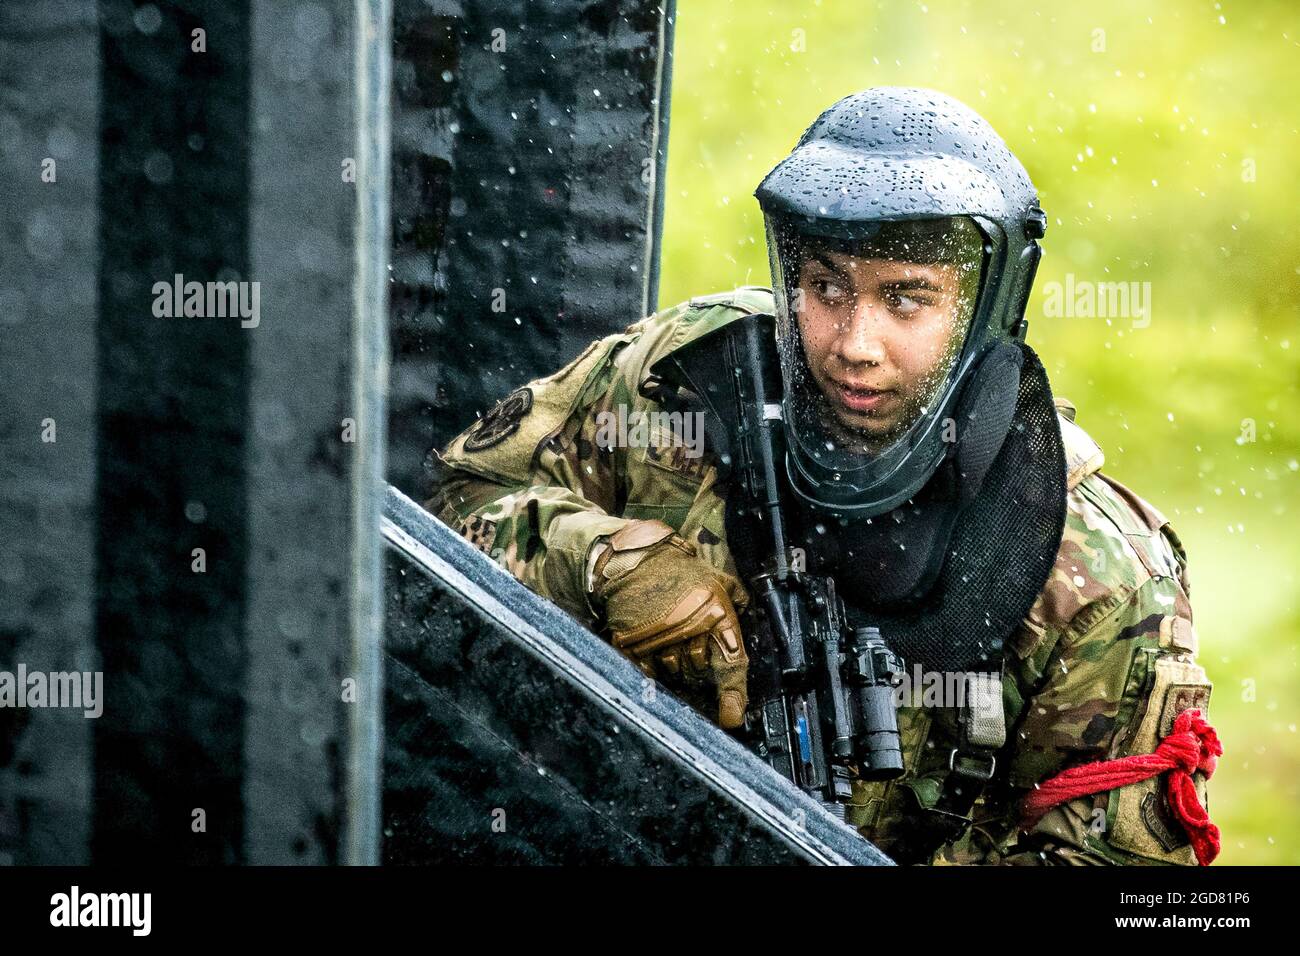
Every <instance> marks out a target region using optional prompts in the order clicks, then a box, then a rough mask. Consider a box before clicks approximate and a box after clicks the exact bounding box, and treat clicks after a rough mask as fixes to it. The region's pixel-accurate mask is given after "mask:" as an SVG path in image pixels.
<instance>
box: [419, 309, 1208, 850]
mask: <svg viewBox="0 0 1300 956" xmlns="http://www.w3.org/2000/svg"><path fill="white" fill-rule="evenodd" d="M772 308H773V303H772V296H771V293H770V292H769V291H768V290H766V289H762V288H758V287H744V288H742V289H737V290H735V291H734V292H728V293H722V294H719V295H714V296H706V297H702V298H696V299H692V300H690V302H687V303H682V304H680V305H677V306H674V307H672V308H669V309H665V310H663V311H661V312H659V313H657V314H655V315H652V316H650V317H649V318H646V319H644V320H643V321H641V322H638V323H636V324H635V325H632V326H630V327H629V328H628V329H627V330H626V331H624V332H623V333H622V334H619V335H612V336H609V337H608V338H605V339H602V340H600V341H598V342H594V343H592V345H591V346H590V347H588V348H587V350H586V351H584V352H583V353H582V354H581V355H580V356H578V358H577V359H575V360H574V361H573V362H572V363H570V364H569V365H568V366H566V367H565V368H563V369H561V370H560V371H559V372H557V373H555V374H554V375H552V376H550V377H549V378H544V379H539V380H537V381H535V382H532V383H530V384H529V385H528V386H527V387H526V388H525V389H521V390H519V391H517V392H515V393H514V394H513V395H512V396H510V397H509V398H508V399H506V400H504V401H503V402H502V403H501V404H500V405H498V406H497V408H496V409H494V410H493V411H492V412H489V413H488V414H487V415H486V416H485V417H484V418H483V419H482V420H480V421H479V422H478V423H476V424H475V425H474V426H472V427H471V428H470V429H469V430H468V431H467V432H465V433H464V434H462V435H461V436H459V437H458V438H456V439H455V440H454V441H453V442H451V444H450V445H449V446H448V447H447V449H446V450H445V452H444V453H443V454H442V455H441V456H437V457H438V465H439V468H440V478H439V480H438V483H437V485H436V486H435V496H434V497H433V498H432V499H431V500H430V501H429V502H427V504H426V506H427V507H428V508H429V509H430V510H431V511H433V512H434V513H435V514H436V515H438V517H439V518H441V519H442V520H443V521H444V522H446V523H447V524H449V525H450V526H452V527H453V528H455V529H456V530H457V531H459V532H460V533H461V534H463V535H464V536H465V537H466V538H468V539H469V540H470V541H471V542H472V543H474V544H475V545H476V546H477V547H479V548H480V549H481V550H483V551H484V552H486V553H487V554H489V555H490V556H491V557H493V558H494V559H495V560H497V561H498V562H499V563H500V564H501V565H502V566H503V567H504V568H506V569H507V570H508V571H509V572H510V573H511V574H513V575H514V576H515V577H517V578H519V579H520V580H521V581H523V582H524V584H526V585H527V586H528V587H529V588H531V589H532V590H534V591H536V592H537V593H539V594H541V595H543V596H545V597H547V598H549V599H551V600H552V601H554V602H555V603H557V604H559V605H560V606H561V607H563V608H564V609H565V610H566V611H568V612H569V613H570V614H572V615H573V616H574V617H576V618H577V619H578V620H580V621H582V622H583V623H584V624H587V625H588V626H592V627H598V626H599V622H598V620H597V617H596V615H595V613H594V612H593V609H592V608H591V606H590V604H589V602H588V598H587V595H586V594H585V587H584V582H585V581H586V580H587V578H586V569H587V563H588V559H589V556H590V555H591V553H592V549H593V545H594V543H595V542H596V540H597V539H598V538H600V537H601V536H604V535H609V534H611V533H613V532H615V531H617V530H619V528H621V527H622V526H623V525H624V523H625V522H626V521H627V520H629V519H659V520H661V521H664V522H666V523H667V524H669V525H671V526H672V527H673V528H674V529H676V530H677V531H678V532H679V533H680V534H681V535H682V536H683V537H684V538H686V539H687V540H688V541H690V542H691V543H692V544H694V545H695V547H696V548H697V550H698V553H699V556H700V558H701V559H702V560H703V561H705V562H707V563H708V564H710V565H711V566H712V567H713V568H714V569H715V570H716V571H717V572H718V573H719V575H720V576H721V578H722V580H723V581H724V582H725V584H726V586H727V588H728V590H729V591H730V594H731V597H732V600H733V602H734V604H735V605H736V608H737V610H738V611H739V610H741V609H743V608H744V607H745V606H746V605H747V604H748V595H747V594H746V591H745V588H744V586H743V584H742V583H741V582H740V580H738V578H737V573H736V566H735V563H734V562H733V559H732V555H731V553H730V551H729V550H728V547H727V541H726V532H725V528H724V502H723V498H722V497H721V494H722V493H724V492H723V491H722V490H721V489H719V487H718V486H717V484H716V471H715V468H714V467H713V465H712V464H711V462H710V459H709V457H708V455H707V454H706V455H704V456H703V457H696V458H692V457H690V456H689V455H688V454H687V449H686V448H684V447H683V446H682V445H681V444H680V441H679V440H678V439H675V437H674V435H673V434H670V433H667V432H666V431H665V430H664V429H652V430H650V431H649V432H648V433H647V434H645V435H644V436H637V437H638V438H640V437H644V439H645V440H644V441H638V442H637V444H638V445H639V446H640V447H602V442H601V439H602V438H603V437H605V436H603V435H602V434H601V430H600V428H599V422H600V421H601V419H600V418H599V417H598V416H599V413H601V412H607V413H613V414H617V413H618V410H619V408H620V406H623V407H624V408H625V410H626V412H627V413H628V416H629V419H633V420H634V416H633V415H632V413H635V412H653V411H656V410H659V407H658V406H657V405H656V403H655V402H654V401H653V400H652V399H649V398H647V397H646V395H645V394H644V392H646V391H650V390H651V389H647V388H644V386H645V385H646V382H647V379H648V377H649V376H648V372H647V370H648V369H649V368H650V367H651V366H652V365H653V364H654V362H655V361H656V360H658V359H659V358H661V357H662V356H664V355H665V354H667V353H669V352H671V351H672V350H673V349H676V348H678V347H680V346H681V345H683V344H685V343H686V342H689V341H692V340H694V339H695V338H697V337H698V336H700V335H703V334H705V333H706V332H709V331H712V330H713V329H715V328H717V327H719V326H720V325H722V324H724V323H726V322H729V321H732V320H734V319H736V318H737V317H739V316H740V315H742V314H744V313H745V312H752V311H765V312H770V311H771V310H772ZM1057 406H1058V410H1059V411H1060V413H1061V429H1062V434H1063V437H1064V440H1065V447H1066V458H1067V463H1068V471H1069V477H1068V482H1067V484H1068V488H1069V491H1068V515H1067V520H1066V526H1065V533H1064V538H1063V540H1062V542H1061V547H1060V551H1059V553H1058V555H1057V558H1056V563H1055V567H1054V569H1053V571H1052V574H1051V577H1050V579H1049V580H1048V582H1047V584H1046V586H1045V587H1044V588H1043V590H1042V592H1041V593H1040V594H1039V596H1038V598H1037V600H1036V602H1035V603H1034V605H1033V608H1032V609H1031V611H1030V612H1029V614H1028V616H1027V617H1026V618H1025V620H1024V622H1023V623H1022V624H1021V625H1020V627H1019V628H1018V630H1017V631H1016V632H1015V633H1014V634H1013V635H1012V636H1011V637H1010V638H1009V639H1008V640H1007V642H1006V652H1005V660H1004V668H1003V682H1002V683H1003V697H1004V704H1005V709H1006V715H1007V741H1008V742H1007V745H1006V747H1005V748H1004V749H1003V750H1002V752H1001V753H1000V754H999V755H998V765H997V770H996V773H995V776H994V779H993V780H992V782H991V783H990V785H989V786H988V787H987V788H986V790H985V791H984V794H983V796H982V797H981V799H980V800H979V802H978V803H977V804H976V806H975V809H974V812H973V814H972V818H973V820H974V823H973V824H972V825H971V826H970V828H969V829H968V830H967V831H966V832H965V833H964V834H963V835H962V836H961V837H960V838H959V839H957V840H955V841H952V842H949V843H946V844H943V845H941V846H939V849H938V850H937V851H935V852H934V853H933V855H932V856H931V854H930V853H929V850H928V849H927V850H926V851H925V852H924V853H923V854H922V856H921V857H920V858H919V861H920V862H932V863H935V864H942V863H1008V864H1040V863H1049V864H1094V863H1096V864H1106V863H1174V864H1185V865H1190V864H1194V863H1195V858H1194V855H1193V853H1192V849H1191V847H1190V845H1189V844H1188V841H1187V839H1186V837H1185V835H1184V834H1183V833H1182V831H1181V828H1180V827H1179V825H1178V824H1177V823H1176V822H1175V821H1172V820H1171V819H1170V818H1169V816H1168V810H1167V807H1166V805H1165V799H1164V783H1163V777H1161V778H1155V779H1153V780H1150V781H1147V782H1145V783H1139V784H1133V785H1131V786H1127V787H1123V788H1120V789H1118V790H1114V791H1111V792H1109V793H1102V794H1099V795H1097V796H1096V797H1085V798H1080V799H1076V800H1073V801H1072V802H1070V803H1067V804H1064V805H1062V806H1058V807H1056V808H1054V809H1053V810H1051V811H1049V812H1048V813H1047V814H1046V815H1045V816H1044V817H1043V818H1042V819H1041V820H1040V821H1039V822H1038V823H1037V824H1036V825H1035V826H1034V827H1033V829H1032V830H1031V831H1029V832H1028V833H1021V832H1019V829H1018V827H1017V816H1016V813H1017V805H1018V803H1019V800H1020V798H1021V797H1023V796H1024V794H1025V793H1026V792H1027V790H1028V789H1029V788H1032V787H1034V785H1035V784H1036V783H1038V782H1039V781H1042V780H1045V779H1047V778H1048V777H1051V776H1053V775H1055V774H1056V773H1058V772H1060V771H1061V770H1062V769H1064V768H1066V767H1069V766H1072V765H1074V764H1079V763H1087V762H1092V761H1096V760H1104V759H1109V758H1114V757H1120V756H1126V755H1129V754H1142V753H1150V752H1152V751H1153V750H1155V748H1156V744H1157V743H1158V741H1159V740H1160V739H1161V738H1162V737H1163V736H1164V735H1165V734H1167V733H1168V732H1169V729H1170V726H1171V724H1172V721H1173V718H1174V715H1175V714H1176V713H1177V712H1179V711H1181V710H1183V709H1185V708H1187V707H1191V706H1197V707H1201V708H1202V709H1205V707H1206V705H1207V704H1208V700H1209V693H1210V682H1209V681H1208V679H1207V678H1206V675H1205V672H1204V670H1203V669H1202V668H1201V667H1200V665H1199V664H1197V663H1196V661H1195V658H1194V655H1195V652H1196V634H1195V631H1194V630H1193V627H1192V610H1191V606H1190V604H1189V602H1188V597H1187V594H1188V583H1187V573H1186V555H1185V553H1184V551H1183V549H1182V546H1181V545H1180V543H1179V541H1178V538H1177V536H1176V535H1175V534H1174V532H1173V530H1172V529H1171V528H1170V527H1169V525H1168V523H1167V522H1166V521H1165V519H1164V518H1163V517H1162V516H1161V515H1160V514H1159V512H1157V511H1156V510H1155V509H1154V508H1152V507H1151V506H1150V505H1149V504H1147V503H1146V502H1144V501H1142V499H1140V498H1138V497H1137V496H1136V495H1134V494H1133V493H1132V492H1130V491H1128V490H1127V489H1126V488H1124V487H1123V486H1122V485H1120V484H1119V483H1118V482H1115V481H1114V480H1113V479H1111V478H1109V477H1108V476H1105V475H1103V474H1102V473H1101V472H1100V471H1099V469H1100V468H1101V465H1102V461H1103V458H1102V453H1101V450H1100V449H1099V448H1098V447H1097V445H1096V444H1095V443H1094V442H1093V441H1092V439H1091V438H1089V437H1088V435H1087V434H1086V433H1085V432H1084V431H1083V430H1082V429H1081V428H1079V427H1078V426H1077V425H1075V424H1074V422H1073V419H1074V408H1073V406H1071V405H1070V404H1069V403H1068V402H1065V401H1060V400H1058V402H1057ZM899 725H900V730H901V735H902V741H903V751H904V761H905V765H906V774H905V775H904V776H903V777H902V778H900V779H898V780H895V781H891V782H888V783H872V784H866V783H862V782H860V781H859V782H856V783H855V785H854V795H853V803H852V806H851V807H850V808H849V813H848V818H849V821H850V822H851V823H853V824H854V825H856V826H858V827H859V828H860V830H861V832H862V834H863V835H864V836H866V837H867V838H868V839H871V840H872V841H874V842H875V843H877V844H878V845H879V846H880V847H881V848H882V849H883V850H884V851H885V852H894V853H896V854H899V855H900V859H908V856H907V849H908V847H910V846H912V845H914V841H916V840H917V835H918V833H920V834H922V835H923V834H924V832H925V826H926V820H927V817H928V814H926V813H925V811H924V810H923V809H922V808H927V807H930V806H933V804H934V802H935V800H936V799H937V798H938V796H939V787H940V782H941V781H942V779H943V777H944V775H945V773H946V771H947V760H948V755H949V753H950V752H951V750H952V747H953V744H954V742H955V740H956V729H955V728H956V715H955V713H954V712H953V710H952V709H950V708H948V709H945V708H938V707H902V708H901V709H900V710H899ZM1196 781H1197V790H1198V793H1199V795H1200V797H1201V800H1202V803H1203V804H1204V803H1205V796H1206V795H1205V785H1204V780H1203V779H1202V775H1201V774H1200V773H1198V774H1197V775H1196ZM920 842H921V843H925V841H924V840H923V839H922V840H921V841H920ZM936 842H938V841H935V840H933V839H931V840H930V841H929V844H928V845H929V846H933V845H934V844H935V843H936Z"/></svg>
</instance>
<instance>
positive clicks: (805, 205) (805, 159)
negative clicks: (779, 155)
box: [755, 87, 1047, 517]
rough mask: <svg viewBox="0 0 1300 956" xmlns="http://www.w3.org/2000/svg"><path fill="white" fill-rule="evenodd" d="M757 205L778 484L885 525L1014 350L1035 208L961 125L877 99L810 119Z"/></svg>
mask: <svg viewBox="0 0 1300 956" xmlns="http://www.w3.org/2000/svg"><path fill="white" fill-rule="evenodd" d="M755 196H756V197H757V199H758V202H759V205H760V207H761V208H762V210H763V214H764V222H765V227H766V232H767V244H768V255H769V259H770V263H771V268H772V286H773V292H774V294H775V300H776V310H777V315H776V319H777V322H776V327H777V336H778V345H779V349H780V355H781V370H782V375H783V377H784V393H783V397H782V403H783V407H782V412H783V417H784V419H785V422H786V434H787V436H788V438H787V450H786V467H787V471H788V473H789V478H790V483H791V486H792V488H793V489H794V491H795V492H796V493H797V494H798V495H799V496H800V497H801V498H802V499H803V500H804V501H805V502H806V503H807V504H809V505H811V506H812V507H814V508H816V509H819V510H824V511H827V512H830V513H833V514H839V515H842V516H851V517H871V516H874V515H879V514H883V513H885V512H888V511H890V510H892V509H894V508H895V507H897V506H898V505H899V504H901V503H903V502H904V501H906V500H908V499H909V498H911V497H912V496H913V495H915V494H916V492H917V491H919V490H920V489H921V488H922V487H923V486H924V485H925V484H926V482H927V481H928V480H929V479H930V477H931V476H932V475H933V474H934V473H935V471H936V470H937V469H938V468H939V466H940V465H941V464H942V462H943V460H944V457H945V455H946V454H947V453H948V450H949V449H950V447H952V443H953V441H954V439H953V437H952V435H951V432H952V431H953V430H954V428H955V427H959V424H958V423H956V422H955V421H954V419H953V416H954V415H958V414H960V409H961V408H962V407H963V402H964V401H965V402H969V401H970V399H971V394H970V393H971V391H972V389H978V388H982V387H984V386H985V385H987V384H988V379H989V377H990V376H991V375H993V376H994V377H996V376H995V372H994V371H993V370H992V369H991V366H992V365H993V364H996V363H986V364H985V363H984V359H985V358H986V357H987V356H989V355H990V354H991V353H992V352H993V351H995V350H996V347H997V346H998V345H999V343H1006V342H1008V341H1009V340H1010V339H1013V338H1017V337H1019V338H1023V336H1024V331H1025V326H1024V312H1025V305H1026V301H1027V299H1028V296H1029V290H1030V286H1031V284H1032V283H1033V277H1034V272H1035V270H1036V268H1037V265H1038V260H1039V256H1040V249H1039V246H1038V243H1037V241H1036V240H1038V239H1040V238H1042V236H1043V234H1044V232H1045V231H1046V225H1047V217H1046V216H1045V214H1044V213H1043V211H1042V209H1040V208H1039V206H1038V197H1037V193H1036V191H1035V189H1034V186H1033V184H1032V183H1031V182H1030V180H1029V176H1028V174H1027V173H1026V172H1025V169H1024V167H1023V166H1022V165H1021V164H1020V162H1019V161H1018V160H1017V159H1016V158H1015V156H1013V155H1012V154H1011V152H1010V150H1009V149H1008V148H1007V146H1006V144H1005V143H1004V142H1003V141H1002V139H1001V137H999V136H998V134H997V133H996V132H994V131H993V129H992V127H990V126H989V124H988V123H987V122H986V121H985V120H984V119H983V118H981V117H980V116H979V115H977V114H976V113H975V112H974V111H973V110H971V109H969V108H968V107H966V106H964V105H963V104H961V103H959V102H957V101H956V100H954V99H952V98H951V97H949V96H945V95H944V94H942V93H936V92H933V91H931V90H923V89H907V88H899V87H877V88H873V89H869V90H866V91H864V92H861V93H856V94H853V95H852V96H847V97H845V98H844V99H842V100H840V101H839V102H838V103H836V104H835V105H833V106H832V107H830V108H829V109H828V110H826V111H825V112H824V113H822V115H821V116H819V117H818V118H817V120H816V121H815V122H814V123H813V124H812V125H811V126H810V127H809V128H808V129H807V131H806V132H805V133H804V134H803V136H802V137H801V138H800V139H799V142H798V145H797V146H796V147H795V149H794V151H793V152H792V153H791V154H790V155H789V156H788V157H787V158H786V159H784V160H782V161H781V162H780V163H779V164H778V165H777V166H776V168H775V169H773V170H772V171H771V172H770V173H768V175H767V176H766V177H764V179H763V181H762V183H760V184H759V186H758V189H757V190H756V191H755ZM981 364H985V368H984V373H983V375H981V374H980V369H981ZM1012 394H1014V386H1013V387H1012ZM963 395H964V396H965V398H963Z"/></svg>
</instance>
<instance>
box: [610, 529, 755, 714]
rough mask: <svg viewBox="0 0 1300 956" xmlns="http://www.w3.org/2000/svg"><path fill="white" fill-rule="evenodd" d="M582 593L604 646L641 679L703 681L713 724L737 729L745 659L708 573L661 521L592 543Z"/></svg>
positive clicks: (730, 611)
mask: <svg viewBox="0 0 1300 956" xmlns="http://www.w3.org/2000/svg"><path fill="white" fill-rule="evenodd" d="M592 561H593V564H592V566H591V567H592V570H591V574H590V577H589V590H590V592H591V595H592V598H593V599H594V603H595V604H596V605H597V606H598V607H603V608H604V612H605V621H606V623H607V624H608V626H609V631H610V635H611V640H612V642H613V644H614V646H615V647H616V648H618V649H619V650H620V651H622V652H623V654H624V655H626V656H627V657H628V658H629V659H631V660H632V662H633V663H635V664H636V665H637V666H638V667H639V668H641V671H642V672H643V673H644V674H645V675H646V676H648V677H651V678H656V677H661V676H664V675H667V676H668V677H669V678H677V677H680V678H681V679H683V680H684V681H686V682H687V683H688V684H694V685H698V684H700V683H701V682H705V681H708V682H710V683H712V684H713V685H714V686H715V687H716V688H717V692H718V724H719V725H720V726H722V727H724V728H727V729H731V728H735V727H739V726H740V725H741V723H742V722H743V719H744V714H745V708H746V707H747V706H748V704H749V694H748V691H747V688H746V679H747V676H748V668H749V658H748V656H747V655H746V654H745V644H744V642H743V641H742V640H741V636H740V622H739V621H737V620H736V611H735V609H734V608H733V607H732V606H731V599H730V598H729V597H728V596H727V592H726V589H725V588H724V587H723V586H722V584H721V582H720V581H719V580H718V578H717V576H716V575H715V574H714V573H713V569H712V568H710V567H709V566H708V565H707V564H705V563H704V562H703V561H701V560H700V559H699V558H697V557H696V556H695V549H694V548H692V547H691V546H690V544H688V543H687V542H686V541H684V540H682V539H681V538H680V537H678V536H677V535H676V534H674V533H673V529H672V528H670V527H668V525H666V524H664V523H663V522H662V521H632V522H630V523H629V524H627V525H626V526H625V527H624V528H623V529H622V530H620V531H618V532H617V533H616V534H613V535H611V536H610V537H609V538H607V539H604V540H603V541H602V542H601V543H599V544H597V546H596V548H595V549H594V550H593V555H592Z"/></svg>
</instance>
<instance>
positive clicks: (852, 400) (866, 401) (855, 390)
mask: <svg viewBox="0 0 1300 956" xmlns="http://www.w3.org/2000/svg"><path fill="white" fill-rule="evenodd" d="M831 385H832V386H833V387H834V389H835V398H836V400H837V401H838V402H839V403H840V404H841V405H842V406H843V407H844V408H846V409H848V410H849V411H851V412H856V413H858V414H862V413H865V412H875V411H880V410H881V409H882V408H884V407H886V406H887V405H888V404H889V403H890V402H891V401H893V399H894V396H895V392H894V390H893V389H892V388H861V387H856V386H852V385H848V384H846V383H844V382H837V381H835V380H834V379H832V380H831Z"/></svg>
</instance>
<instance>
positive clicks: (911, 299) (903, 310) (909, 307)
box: [885, 292, 934, 317]
mask: <svg viewBox="0 0 1300 956" xmlns="http://www.w3.org/2000/svg"><path fill="white" fill-rule="evenodd" d="M885 302H886V303H888V305H889V309H890V311H891V312H893V313H894V314H895V315H901V316H904V317H909V316H913V315H916V313H918V312H920V311H921V310H922V309H928V308H929V307H930V306H931V305H933V304H934V303H933V302H932V301H931V300H930V298H929V297H928V296H925V295H917V294H915V293H903V292H895V293H891V294H889V295H887V296H885Z"/></svg>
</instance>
